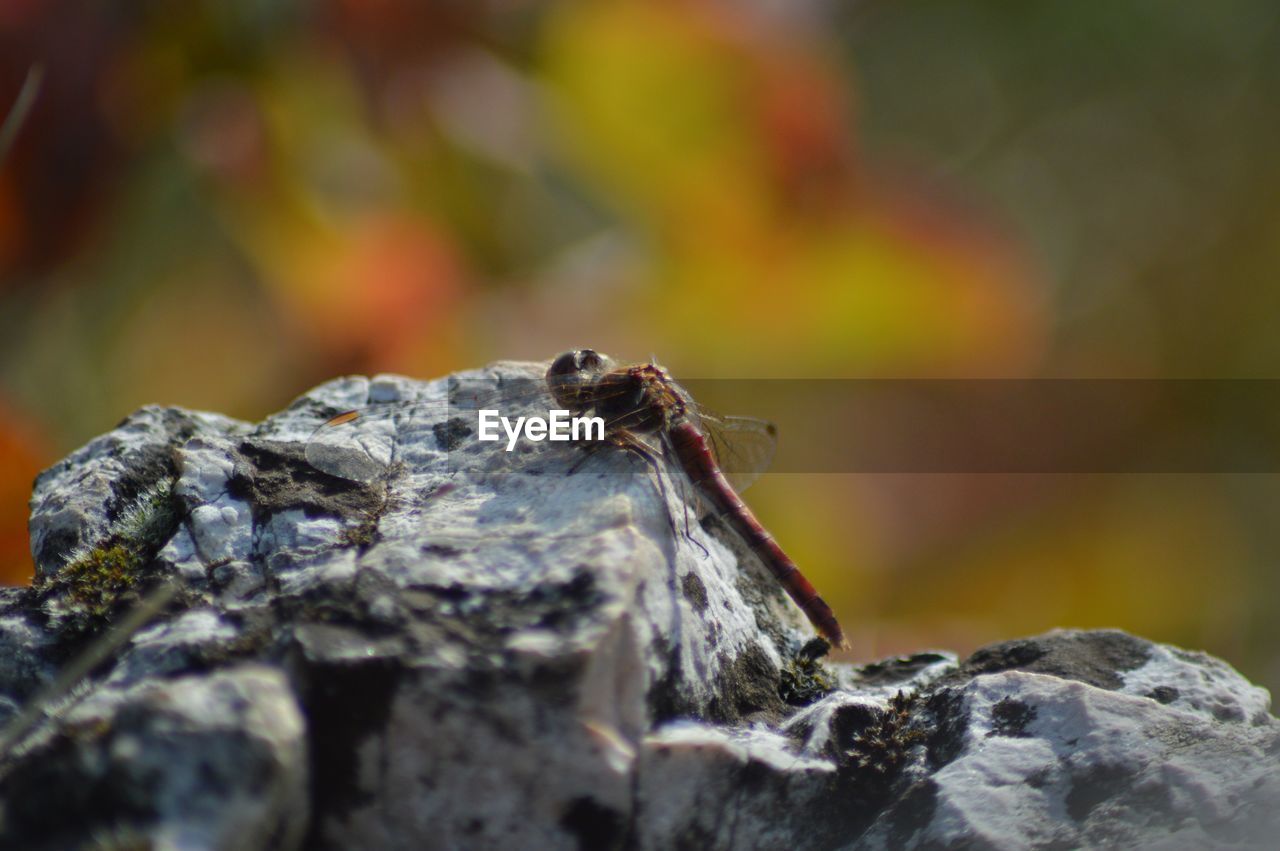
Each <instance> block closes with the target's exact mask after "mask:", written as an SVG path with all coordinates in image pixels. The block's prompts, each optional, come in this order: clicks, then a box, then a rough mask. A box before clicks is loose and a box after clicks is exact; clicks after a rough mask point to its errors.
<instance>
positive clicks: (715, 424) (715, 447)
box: [698, 411, 778, 493]
mask: <svg viewBox="0 0 1280 851" xmlns="http://www.w3.org/2000/svg"><path fill="white" fill-rule="evenodd" d="M698 420H699V425H700V426H701V428H702V432H703V434H705V435H706V436H707V442H708V443H709V444H710V445H711V451H712V453H713V454H714V455H715V456H716V463H717V464H719V465H720V470H721V471H722V472H723V473H724V475H725V478H727V479H728V480H729V484H731V485H733V489H734V490H736V491H737V492H738V493H742V492H743V491H744V490H746V489H747V488H749V487H751V485H752V483H753V482H755V480H756V479H758V478H760V474H761V473H763V472H764V471H765V470H767V469H768V468H769V464H770V463H772V462H773V454H774V452H775V451H776V450H777V448H778V429H777V426H775V425H774V424H773V423H771V422H768V421H767V420H758V419H756V418H754V417H725V416H720V415H718V414H708V413H707V412H705V411H700V412H699V414H698Z"/></svg>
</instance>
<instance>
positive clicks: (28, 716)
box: [0, 580, 178, 759]
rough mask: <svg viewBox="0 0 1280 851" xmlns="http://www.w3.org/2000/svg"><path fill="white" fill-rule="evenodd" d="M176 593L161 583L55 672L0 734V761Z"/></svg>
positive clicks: (168, 584)
mask: <svg viewBox="0 0 1280 851" xmlns="http://www.w3.org/2000/svg"><path fill="white" fill-rule="evenodd" d="M177 593H178V583H177V582H176V581H173V580H169V581H166V582H163V583H161V584H160V585H159V586H158V587H157V588H155V589H153V590H152V591H151V593H149V594H147V596H145V597H143V598H142V599H141V600H140V601H138V604H137V605H136V606H134V607H133V608H132V609H131V610H129V613H128V614H126V615H125V616H124V617H123V618H121V619H120V621H119V622H117V623H116V624H115V625H114V626H113V627H112V628H111V629H110V630H109V631H108V632H107V634H106V635H105V636H103V637H102V639H101V640H100V641H98V642H96V643H95V644H94V645H93V646H92V647H89V648H88V649H86V650H85V651H84V652H83V653H81V654H80V655H79V656H77V657H76V658H75V659H73V660H72V661H71V663H70V664H69V665H67V666H66V667H65V668H63V669H62V670H61V671H59V672H58V676H57V677H55V678H54V680H53V682H51V683H49V685H47V686H46V687H45V688H43V689H41V690H40V691H39V692H38V693H37V694H36V695H35V696H34V697H32V698H31V699H30V700H29V701H27V705H26V706H24V707H23V708H22V711H21V712H19V713H18V714H17V715H15V716H14V717H13V720H11V721H10V722H9V723H8V724H6V725H5V727H4V730H3V731H2V732H0V759H3V758H4V757H6V756H8V755H9V749H10V748H12V747H13V746H14V745H16V744H17V743H18V741H19V740H20V739H21V738H22V737H23V736H24V735H26V734H27V732H28V731H29V730H30V729H31V728H32V726H34V725H35V724H36V722H38V721H40V720H41V719H43V718H48V717H52V716H53V713H52V712H50V711H49V707H50V706H51V705H52V704H53V703H54V702H55V701H57V700H58V699H60V698H61V697H62V696H63V695H65V694H67V693H68V692H70V691H71V689H73V688H74V687H75V686H76V684H77V683H79V682H80V681H81V680H82V679H84V678H85V676H87V675H88V674H89V672H90V671H92V670H93V669H94V668H96V667H98V665H100V664H102V662H103V661H105V660H106V659H107V658H108V657H109V656H111V655H112V654H113V653H115V652H116V651H117V650H119V649H120V648H121V647H123V646H124V645H125V643H126V642H128V640H129V639H130V638H132V637H133V635H134V633H136V632H137V631H138V630H140V629H142V628H143V627H144V626H146V625H147V623H149V622H150V621H151V619H152V618H153V617H155V615H156V613H157V612H159V611H160V610H161V609H163V608H164V607H165V606H167V605H168V604H169V601H171V600H172V599H173V598H174V596H175V595H176V594H177Z"/></svg>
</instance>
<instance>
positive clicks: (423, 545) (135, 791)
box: [0, 362, 1280, 849]
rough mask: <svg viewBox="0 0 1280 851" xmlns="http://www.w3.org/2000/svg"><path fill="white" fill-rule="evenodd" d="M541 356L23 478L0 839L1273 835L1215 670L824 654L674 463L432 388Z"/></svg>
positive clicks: (1075, 646)
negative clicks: (25, 549) (24, 535)
mask: <svg viewBox="0 0 1280 851" xmlns="http://www.w3.org/2000/svg"><path fill="white" fill-rule="evenodd" d="M544 369H545V365H543V364H525V363H513V362H504V363H498V364H494V365H493V366H491V367H488V368H487V369H485V370H477V371H474V372H470V373H464V374H460V375H456V376H452V377H451V378H450V379H442V380H440V381H435V382H418V381H413V380H410V379H407V378H402V377H397V376H378V377H375V378H359V377H357V378H344V379H339V380H336V381H333V382H330V383H328V384H325V385H323V386H321V387H319V388H316V389H315V390H313V391H311V392H310V393H308V394H306V395H305V396H303V397H301V398H300V399H298V400H297V401H295V402H294V403H293V404H292V405H290V406H289V408H288V409H287V410H285V411H283V412H281V413H278V414H275V415H273V416H271V417H269V418H267V419H266V420H264V421H263V422H261V423H258V424H250V423H243V422H237V421H233V420H230V419H227V418H224V417H220V416H216V415H212V414H203V413H196V412H190V411H182V410H178V409H162V408H145V409H143V410H141V411H139V412H138V413H137V414H135V415H133V416H132V417H130V418H129V419H127V420H126V421H125V422H124V423H122V424H121V426H120V427H118V428H117V429H116V430H115V431H112V432H110V433H108V434H106V435H104V436H102V437H100V438H97V439H96V440H94V441H92V442H91V443H90V444H88V445H87V446H86V447H84V448H82V449H80V450H78V451H77V452H75V453H73V454H72V455H71V456H69V457H68V458H67V459H66V460H64V461H62V462H60V463H59V464H58V465H56V466H55V467H53V468H51V469H50V470H49V471H46V473H44V474H42V476H41V477H40V479H39V480H38V482H37V486H36V491H35V494H34V496H33V498H32V519H31V529H32V551H33V554H34V555H35V557H36V560H37V564H38V569H39V575H40V577H41V582H40V583H39V584H38V585H37V587H36V588H35V589H23V590H18V589H10V590H6V591H4V592H3V593H0V651H3V652H0V722H4V721H7V722H8V725H7V726H6V727H5V728H4V730H3V731H0V735H3V737H4V745H5V747H4V751H3V753H0V847H23V848H34V849H41V848H50V849H52V848H64V847H78V846H81V845H85V844H88V843H91V842H103V841H107V840H110V841H114V842H117V843H126V842H130V843H133V842H136V843H144V842H150V843H152V846H153V847H161V848H170V847H172V848H178V847H183V848H186V847H200V848H235V849H246V848H303V847H306V848H348V847H361V848H414V849H419V848H477V847H479V848H484V847H493V848H498V847H501V848H548V849H557V848H564V849H578V848H581V849H595V848H646V849H648V848H652V849H666V848H673V847H696V848H699V849H714V848H725V849H729V848H735V849H736V848H787V849H807V848H812V849H818V848H913V847H920V848H924V847H929V848H950V847H990V848H1026V847H1057V848H1065V847H1076V846H1090V847H1098V846H1108V845H1114V846H1124V847H1134V846H1141V847H1170V848H1175V847H1179V848H1180V847H1200V846H1213V847H1255V846H1257V847H1269V846H1268V845H1267V844H1266V843H1265V840H1267V839H1268V838H1270V837H1271V836H1273V835H1274V833H1275V831H1276V829H1277V827H1280V825H1278V824H1277V816H1276V815H1275V814H1276V813H1277V811H1280V807H1277V806H1276V804H1277V803H1280V783H1278V782H1277V779H1276V778H1277V777H1280V771H1277V768H1280V765H1277V762H1278V760H1280V725H1278V724H1277V722H1276V719H1275V718H1273V717H1272V716H1271V714H1270V709H1269V696H1268V695H1267V694H1266V692H1265V691H1264V690H1262V689H1260V688H1257V687H1255V686H1253V685H1251V684H1250V683H1248V682H1247V681H1246V680H1244V679H1243V678H1242V677H1240V675H1239V674H1237V673H1236V672H1235V671H1234V670H1232V669H1231V668H1230V667H1229V666H1227V665H1226V664H1225V663H1223V662H1221V661H1219V660H1216V659H1213V658H1211V657H1208V656H1205V655H1203V654H1198V653H1188V652H1186V651H1183V650H1179V649H1177V648H1172V647H1168V646H1164V645H1158V644H1153V643H1151V642H1148V641H1145V640H1143V639H1140V638H1136V637H1134V636H1130V635H1127V634H1124V633H1119V632H1069V631H1058V632H1053V633H1049V634H1047V635H1044V636H1039V637H1034V638H1026V639H1019V640H1017V641H1013V642H1007V643H1005V644H1001V645H995V646H993V647H990V648H985V649H984V650H981V651H979V652H978V653H975V654H974V655H973V656H972V657H970V658H969V659H967V660H965V661H963V662H960V661H958V660H957V659H956V658H955V657H954V656H953V655H952V654H949V653H945V652H929V653H920V654H918V655H916V656H913V657H906V658H902V659H892V660H883V661H880V662H877V663H874V664H870V665H865V666H861V667H855V666H840V665H831V664H826V663H823V662H812V661H810V660H809V657H808V656H806V655H805V653H804V652H802V648H803V647H804V645H805V643H806V642H807V641H808V640H809V639H810V638H811V637H812V635H811V630H810V629H809V628H808V625H807V624H806V623H805V622H804V619H803V617H802V616H800V615H799V612H798V611H797V610H796V609H795V607H794V606H793V605H792V604H791V603H790V601H789V600H787V598H786V597H785V595H784V594H783V593H782V592H781V590H780V589H779V588H778V587H777V585H776V583H775V582H774V581H773V580H772V579H771V577H770V576H769V574H768V573H767V571H765V570H764V569H763V568H762V567H761V566H760V565H759V564H756V563H755V562H754V560H753V559H752V557H751V556H749V555H748V554H746V551H745V550H744V548H743V547H742V546H741V544H740V543H739V542H737V541H735V540H733V539H732V537H730V536H729V534H728V533H726V532H724V531H723V529H722V528H721V527H720V526H709V527H707V528H704V527H703V526H702V525H701V524H700V523H699V522H698V512H697V510H696V509H690V510H688V511H686V509H685V508H684V502H683V501H684V500H685V499H686V498H687V497H688V495H689V494H690V492H691V489H690V487H689V485H688V483H687V482H685V481H684V480H683V479H682V477H681V475H680V474H679V473H678V472H676V471H667V473H665V474H664V480H663V482H662V483H661V485H658V484H656V483H655V481H654V479H653V477H652V474H651V471H650V470H649V468H648V467H647V466H646V465H645V464H643V463H637V462H636V460H635V459H634V458H632V457H630V456H627V455H625V454H623V453H619V452H616V451H602V452H597V453H594V454H592V455H591V456H590V457H588V458H586V459H585V461H584V459H583V453H582V450H581V449H580V448H578V447H574V446H570V445H566V444H563V443H560V444H553V443H539V444H525V445H521V446H520V447H518V448H517V451H515V452H506V451H504V448H503V445H502V444H499V443H483V444H482V443H479V442H477V441H475V440H474V433H475V429H474V422H471V423H469V422H468V420H467V415H468V414H469V413H471V412H470V411H468V410H466V409H462V408H459V407H458V406H457V405H454V406H450V405H449V404H448V402H447V400H449V399H450V398H451V394H453V398H455V401H456V396H457V393H458V388H460V387H465V388H469V389H468V391H467V392H473V391H474V388H476V387H483V386H485V385H496V384H501V385H502V386H503V387H504V388H507V389H510V388H515V387H534V388H536V387H538V381H539V378H540V376H541V373H542V371H543V370H544ZM526 395H527V394H525V393H524V392H523V391H520V392H512V393H509V394H508V398H512V399H515V402H514V404H515V406H516V408H517V410H515V411H510V412H509V411H504V413H520V412H528V411H530V410H533V407H534V406H536V404H537V400H536V399H535V398H533V397H531V396H530V397H528V398H525V396H526ZM369 405H371V406H373V407H372V408H370V409H369V411H368V412H367V415H366V416H365V417H363V418H362V419H361V420H360V421H359V422H358V423H356V424H353V427H352V428H351V429H349V435H350V436H349V437H345V438H337V437H334V436H330V435H327V434H321V435H320V436H318V437H316V438H315V439H312V437H313V434H314V433H315V431H316V428H317V427H318V426H319V425H320V424H321V423H322V422H324V421H325V420H326V419H327V418H329V417H331V416H333V415H335V414H337V413H340V412H342V411H344V410H347V409H350V408H356V407H363V406H369ZM308 441H310V450H308ZM571 473H572V474H571ZM155 505H160V506H162V508H163V510H162V511H161V512H160V513H159V514H157V515H156V517H157V518H159V519H156V518H148V517H146V516H143V515H145V514H146V512H148V511H153V510H156V509H154V506H155ZM138 529H145V530H147V531H146V533H145V536H143V539H142V540H136V539H135V538H136V536H137V534H138V533H137V530H138ZM157 529H158V530H159V531H157ZM131 536H134V537H131ZM113 546H114V547H116V551H117V552H118V553H123V554H125V555H126V556H127V557H121V558H117V559H116V560H114V561H111V562H109V565H108V566H110V567H111V568H112V570H115V571H116V573H117V574H120V575H116V574H113V578H112V581H113V582H114V584H113V585H112V586H111V588H110V590H109V593H108V592H103V593H101V594H97V595H96V596H95V594H94V592H95V591H96V589H95V587H93V586H92V585H90V586H89V587H87V588H86V585H85V583H86V582H89V583H91V582H92V581H93V576H94V575H95V574H94V573H93V571H92V570H88V569H87V568H86V565H92V564H94V562H93V560H92V555H93V553H94V552H95V551H99V552H100V551H102V550H104V549H107V548H110V547H113ZM86 558H88V561H86ZM73 579H74V581H72V580H73ZM165 582H168V583H170V585H169V586H163V584H162V583H165ZM157 586H160V587H168V588H169V589H170V590H169V592H168V593H167V596H166V597H165V598H164V599H162V600H160V602H156V598H155V593H156V592H154V591H152V590H151V589H152V588H155V587H157ZM86 598H92V599H93V600H94V601H95V602H96V603H99V604H100V606H101V610H102V611H104V612H105V614H99V615H93V614H92V613H88V614H85V613H81V612H80V609H81V608H84V607H85V605H86V603H85V599H86ZM78 614H82V615H83V616H79V617H77V616H76V615H78ZM95 649H97V650H98V651H99V652H98V657H100V658H97V657H95V659H93V660H91V661H94V662H95V664H93V665H88V666H81V667H86V668H88V670H83V671H80V672H78V673H77V672H75V671H74V667H75V660H77V659H81V658H83V654H84V653H86V652H93V651H94V650H95ZM69 666H70V668H69ZM69 669H71V670H72V671H73V674H72V675H66V674H63V675H62V676H61V677H60V674H59V672H60V671H61V672H65V671H67V670H69ZM24 710H26V711H25V713H24Z"/></svg>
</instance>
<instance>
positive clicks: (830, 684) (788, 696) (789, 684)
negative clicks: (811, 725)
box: [778, 639, 837, 706]
mask: <svg viewBox="0 0 1280 851" xmlns="http://www.w3.org/2000/svg"><path fill="white" fill-rule="evenodd" d="M819 642H820V643H819ZM829 647H830V645H828V644H827V643H826V642H825V641H822V639H815V641H814V642H810V643H809V644H806V645H805V646H804V647H802V648H800V650H799V651H798V652H797V653H796V654H795V655H794V656H792V657H791V658H790V659H788V660H786V662H784V663H783V666H782V673H781V676H780V677H779V678H778V696H779V697H781V698H782V699H783V700H784V701H785V702H787V703H788V704H790V705H792V706H808V705H809V704H810V703H813V702H815V701H818V700H821V699H822V698H823V697H825V696H826V695H828V694H830V693H831V692H833V691H835V689H836V685H837V683H836V678H835V675H834V674H832V673H831V671H830V670H828V669H827V667H826V666H825V665H823V664H822V662H821V661H819V659H820V657H821V656H822V655H823V654H825V653H826V651H827V649H829Z"/></svg>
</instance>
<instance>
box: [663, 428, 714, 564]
mask: <svg viewBox="0 0 1280 851" xmlns="http://www.w3.org/2000/svg"><path fill="white" fill-rule="evenodd" d="M667 452H668V449H667V445H666V444H665V443H664V444H663V445H662V457H663V458H664V459H667V460H668V461H669V460H670V458H669V457H668V455H667ZM687 496H688V495H687V494H685V492H684V486H683V484H682V485H681V486H680V507H681V509H683V511H684V538H685V540H686V541H688V542H689V543H691V544H693V545H694V546H695V547H697V548H698V549H700V550H702V557H703V558H711V551H710V550H708V549H707V548H706V547H704V546H703V545H702V542H701V541H699V540H698V539H697V538H695V537H693V532H692V531H691V529H690V526H689V500H688V498H687Z"/></svg>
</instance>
